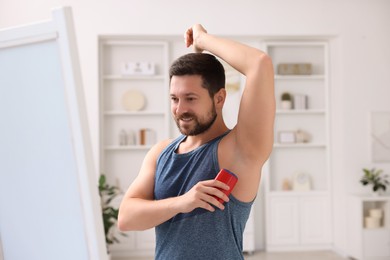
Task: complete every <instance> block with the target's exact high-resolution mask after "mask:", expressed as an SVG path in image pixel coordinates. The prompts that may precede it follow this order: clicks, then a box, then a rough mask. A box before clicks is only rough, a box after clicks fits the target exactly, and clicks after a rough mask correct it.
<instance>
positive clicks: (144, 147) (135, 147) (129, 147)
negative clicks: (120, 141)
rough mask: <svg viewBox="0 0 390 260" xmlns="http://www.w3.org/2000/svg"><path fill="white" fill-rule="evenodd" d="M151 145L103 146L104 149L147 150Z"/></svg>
mask: <svg viewBox="0 0 390 260" xmlns="http://www.w3.org/2000/svg"><path fill="white" fill-rule="evenodd" d="M150 148H152V146H151V145H110V146H106V147H104V149H105V150H111V151H126V150H128V151H131V150H149V149H150Z"/></svg>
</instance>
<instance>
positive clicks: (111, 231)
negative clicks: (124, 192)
mask: <svg viewBox="0 0 390 260" xmlns="http://www.w3.org/2000/svg"><path fill="white" fill-rule="evenodd" d="M120 194H121V190H120V189H119V187H117V186H113V185H110V184H108V183H107V181H106V176H105V175H104V174H102V175H100V178H99V195H100V199H101V207H102V217H103V225H104V233H105V237H106V244H107V252H108V251H109V250H108V247H109V245H111V244H114V243H115V242H117V243H118V242H119V240H118V238H117V237H116V234H117V233H116V232H115V231H116V229H115V228H116V223H117V221H118V212H119V209H118V208H116V207H114V206H113V205H112V204H111V202H112V200H113V199H115V198H116V197H117V196H119V195H120ZM120 234H121V235H123V236H125V234H124V233H120Z"/></svg>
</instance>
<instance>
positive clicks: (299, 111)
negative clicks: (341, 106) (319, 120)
mask: <svg viewBox="0 0 390 260" xmlns="http://www.w3.org/2000/svg"><path fill="white" fill-rule="evenodd" d="M276 114H277V115H302V114H310V115H311V114H325V109H290V110H287V109H286V110H283V109H277V110H276Z"/></svg>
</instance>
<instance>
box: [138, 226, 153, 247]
mask: <svg viewBox="0 0 390 260" xmlns="http://www.w3.org/2000/svg"><path fill="white" fill-rule="evenodd" d="M136 236H137V240H136V247H137V249H139V250H148V251H151V250H154V248H155V244H156V238H155V232H154V228H151V229H148V230H145V231H138V232H137V234H136Z"/></svg>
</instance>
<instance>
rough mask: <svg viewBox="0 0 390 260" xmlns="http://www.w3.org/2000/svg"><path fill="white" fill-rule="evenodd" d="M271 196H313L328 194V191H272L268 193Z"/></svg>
mask: <svg viewBox="0 0 390 260" xmlns="http://www.w3.org/2000/svg"><path fill="white" fill-rule="evenodd" d="M268 195H269V196H270V197H278V198H280V197H288V198H291V197H313V196H328V192H327V191H316V190H312V191H305V192H303V191H292V190H291V191H270V192H269V194H268Z"/></svg>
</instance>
